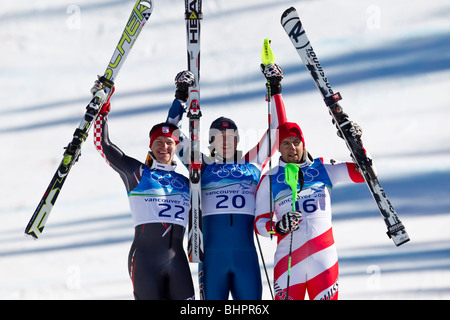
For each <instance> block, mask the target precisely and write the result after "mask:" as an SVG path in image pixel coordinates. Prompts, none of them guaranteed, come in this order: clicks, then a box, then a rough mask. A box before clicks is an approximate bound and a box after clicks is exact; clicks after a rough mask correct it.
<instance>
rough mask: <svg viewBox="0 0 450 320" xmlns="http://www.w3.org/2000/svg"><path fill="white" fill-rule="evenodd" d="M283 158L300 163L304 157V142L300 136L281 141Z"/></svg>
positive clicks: (286, 160) (289, 161)
mask: <svg viewBox="0 0 450 320" xmlns="http://www.w3.org/2000/svg"><path fill="white" fill-rule="evenodd" d="M279 150H280V153H281V159H282V160H283V161H284V162H286V163H300V161H301V160H302V157H303V152H304V149H303V143H302V140H301V139H300V138H299V137H287V138H286V139H284V140H283V141H281V143H280V148H279Z"/></svg>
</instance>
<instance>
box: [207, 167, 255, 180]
mask: <svg viewBox="0 0 450 320" xmlns="http://www.w3.org/2000/svg"><path fill="white" fill-rule="evenodd" d="M248 171H249V170H248V168H247V166H246V165H243V166H236V165H233V164H226V165H224V166H220V167H219V166H217V167H216V168H214V169H213V170H212V171H211V172H212V173H213V174H215V175H217V176H218V177H219V178H228V177H229V176H230V175H231V176H232V177H233V178H241V177H243V176H244V175H245V174H246V173H247V172H248Z"/></svg>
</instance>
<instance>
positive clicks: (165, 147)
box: [151, 136, 177, 164]
mask: <svg viewBox="0 0 450 320" xmlns="http://www.w3.org/2000/svg"><path fill="white" fill-rule="evenodd" d="M151 149H152V152H153V156H154V157H155V159H156V161H158V162H159V163H163V164H172V160H173V157H174V155H175V151H176V150H177V144H176V142H175V140H174V139H172V138H170V137H164V136H162V137H158V138H156V139H155V141H153V143H152V145H151Z"/></svg>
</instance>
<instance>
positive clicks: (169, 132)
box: [149, 122, 180, 147]
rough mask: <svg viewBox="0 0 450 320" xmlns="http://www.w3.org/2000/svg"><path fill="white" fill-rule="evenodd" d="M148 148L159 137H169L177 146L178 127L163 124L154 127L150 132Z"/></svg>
mask: <svg viewBox="0 0 450 320" xmlns="http://www.w3.org/2000/svg"><path fill="white" fill-rule="evenodd" d="M149 136H150V147H151V145H152V144H153V142H154V141H155V139H156V138H159V137H170V138H172V139H174V140H175V143H177V144H178V142H179V137H180V132H179V130H178V127H177V126H176V125H174V124H171V123H168V122H163V123H159V124H157V125H155V126H154V127H153V128H152V130H150V134H149Z"/></svg>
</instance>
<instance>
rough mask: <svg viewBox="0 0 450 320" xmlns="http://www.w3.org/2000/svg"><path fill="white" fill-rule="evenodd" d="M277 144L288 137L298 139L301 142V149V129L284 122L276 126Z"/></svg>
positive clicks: (303, 141) (302, 138) (292, 123)
mask: <svg viewBox="0 0 450 320" xmlns="http://www.w3.org/2000/svg"><path fill="white" fill-rule="evenodd" d="M277 133H278V143H279V144H281V142H282V141H283V140H284V139H286V138H288V137H298V138H300V139H301V140H302V143H303V147H305V138H304V137H303V132H302V129H300V127H299V126H298V124H296V123H294V122H285V123H283V124H280V125H279V126H278V131H277Z"/></svg>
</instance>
